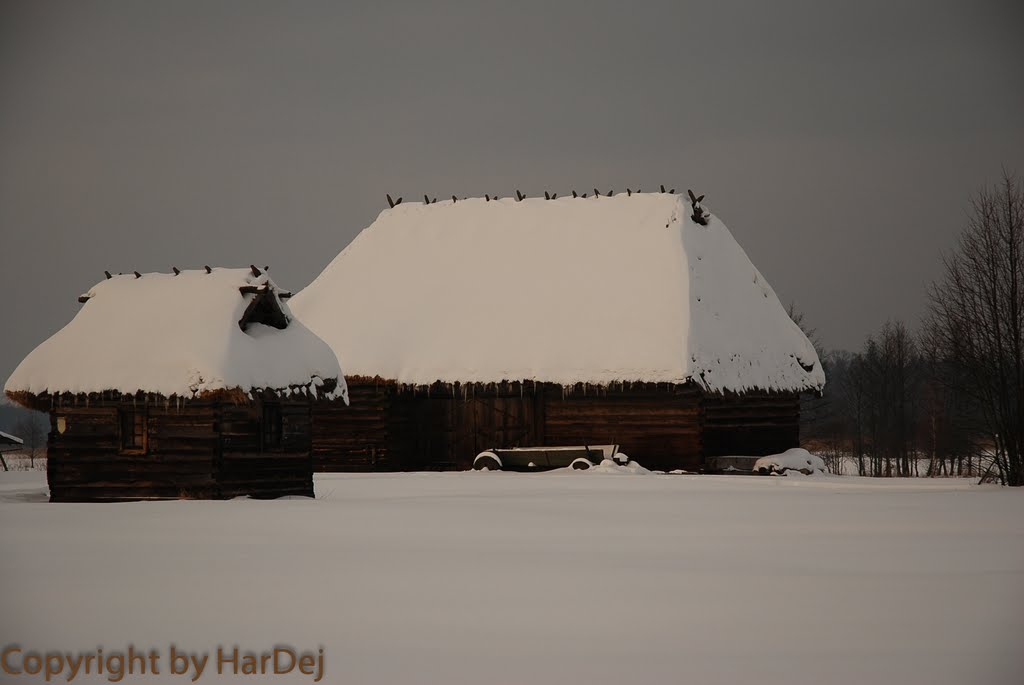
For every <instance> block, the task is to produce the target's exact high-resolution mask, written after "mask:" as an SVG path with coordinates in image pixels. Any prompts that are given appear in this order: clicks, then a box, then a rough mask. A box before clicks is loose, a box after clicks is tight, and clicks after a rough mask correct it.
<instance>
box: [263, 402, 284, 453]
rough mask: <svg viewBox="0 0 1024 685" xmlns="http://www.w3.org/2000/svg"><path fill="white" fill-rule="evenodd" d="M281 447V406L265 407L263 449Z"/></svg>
mask: <svg viewBox="0 0 1024 685" xmlns="http://www.w3.org/2000/svg"><path fill="white" fill-rule="evenodd" d="M280 446H281V405H279V404H264V405H263V447H264V449H266V448H270V447H280Z"/></svg>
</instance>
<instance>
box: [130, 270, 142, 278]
mask: <svg viewBox="0 0 1024 685" xmlns="http://www.w3.org/2000/svg"><path fill="white" fill-rule="evenodd" d="M132 273H133V274H135V278H142V274H140V273H139V272H138V271H133V272H132Z"/></svg>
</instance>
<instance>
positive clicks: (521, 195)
mask: <svg viewBox="0 0 1024 685" xmlns="http://www.w3.org/2000/svg"><path fill="white" fill-rule="evenodd" d="M525 197H526V196H525V195H523V194H522V193H520V192H519V188H516V202H522V201H523V198H525Z"/></svg>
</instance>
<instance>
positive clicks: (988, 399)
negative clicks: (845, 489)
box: [791, 172, 1024, 486]
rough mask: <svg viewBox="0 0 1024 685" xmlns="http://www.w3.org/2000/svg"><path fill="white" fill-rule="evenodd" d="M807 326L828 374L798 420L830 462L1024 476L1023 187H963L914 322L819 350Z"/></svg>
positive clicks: (895, 472) (1005, 479)
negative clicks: (960, 221) (953, 225)
mask: <svg viewBox="0 0 1024 685" xmlns="http://www.w3.org/2000/svg"><path fill="white" fill-rule="evenodd" d="M791 315H792V316H793V317H794V320H795V321H796V322H797V323H798V324H801V326H802V327H803V323H804V322H803V320H802V319H803V317H801V316H800V315H799V314H797V313H796V312H793V311H791ZM805 331H806V328H805ZM807 332H808V333H810V337H811V339H812V341H813V342H815V346H816V347H818V349H819V352H820V356H821V358H822V363H823V364H824V366H825V372H826V377H827V379H828V383H827V385H826V387H825V390H824V391H823V393H822V395H821V396H820V397H810V398H807V399H805V400H804V402H803V407H802V410H803V411H802V421H803V425H802V427H801V430H802V433H803V438H804V442H805V443H806V444H808V445H810V446H812V447H814V448H815V449H816V450H817V451H818V452H819V453H820V454H821V455H822V456H823V458H825V460H826V462H828V463H829V466H830V468H831V469H832V470H833V471H838V472H848V471H851V470H852V471H854V472H856V473H858V474H860V475H868V476H894V477H898V476H904V477H906V476H940V475H969V476H977V477H979V478H982V479H990V480H994V481H998V482H1001V483H1004V484H1006V485H1014V486H1020V485H1024V462H1022V458H1024V191H1022V187H1021V184H1020V182H1019V181H1018V180H1017V179H1016V177H1014V176H1013V175H1012V174H1010V173H1008V172H1004V173H1003V176H1002V179H1001V181H1000V182H999V183H998V184H997V185H996V186H994V187H991V188H986V189H984V190H982V191H980V192H979V193H977V194H976V195H975V196H974V198H972V200H971V204H970V209H969V216H968V220H967V224H966V226H965V227H964V230H963V231H962V233H961V235H960V237H959V239H958V242H957V244H956V246H955V247H954V249H953V250H952V251H951V253H950V254H948V255H946V256H944V257H943V273H942V276H941V277H940V279H939V280H938V281H936V282H935V283H934V284H932V286H931V288H930V289H929V293H928V308H927V311H926V312H925V315H924V318H923V323H922V325H921V327H920V330H919V331H917V332H916V333H915V332H911V331H910V330H909V329H908V327H907V326H906V324H905V323H904V322H902V321H890V322H888V323H886V324H885V325H884V326H883V327H882V328H881V330H879V331H878V332H876V333H874V334H872V335H870V336H868V338H867V340H866V341H865V343H864V345H863V347H862V348H861V349H860V350H859V351H857V352H846V351H840V350H833V351H823V350H821V347H820V345H818V343H817V341H816V340H815V339H814V332H813V331H807Z"/></svg>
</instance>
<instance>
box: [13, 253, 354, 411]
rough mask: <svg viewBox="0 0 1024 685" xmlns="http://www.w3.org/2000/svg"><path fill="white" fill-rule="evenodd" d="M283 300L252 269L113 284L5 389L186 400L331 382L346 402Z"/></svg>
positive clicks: (87, 302) (92, 296)
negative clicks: (149, 395)
mask: <svg viewBox="0 0 1024 685" xmlns="http://www.w3.org/2000/svg"><path fill="white" fill-rule="evenodd" d="M282 296H284V297H287V296H288V294H287V293H284V292H283V291H281V290H279V289H278V288H277V286H276V285H275V284H274V282H273V281H272V280H270V277H269V276H268V275H267V274H266V273H262V272H260V271H259V270H258V269H255V268H251V269H249V268H247V269H223V268H219V269H213V270H212V271H210V272H209V273H208V272H207V271H206V270H205V269H203V270H197V271H182V272H180V273H178V274H162V273H150V274H141V275H140V276H138V277H136V276H135V275H133V274H124V275H118V276H113V277H111V278H109V279H108V280H104V281H100V282H99V283H97V284H96V285H95V286H93V287H92V288H91V289H90V290H89V291H88V292H87V293H86V294H84V295H82V296H81V297H80V298H79V300H80V301H82V302H84V304H83V305H82V308H81V309H80V310H79V312H78V314H77V315H76V316H75V318H74V319H72V320H71V322H70V323H69V324H68V325H67V326H65V327H64V328H62V329H61V330H60V331H58V332H57V333H55V334H54V335H53V336H52V337H51V338H50V339H49V340H47V341H46V342H44V343H43V344H41V345H40V346H39V347H37V348H36V349H35V350H33V351H32V352H31V353H30V354H29V355H28V357H26V358H25V359H24V361H22V362H21V364H20V365H19V366H18V368H17V369H15V370H14V373H13V374H11V377H10V378H9V379H8V380H7V384H6V385H5V388H4V389H5V390H6V391H7V392H8V393H12V394H13V393H30V394H35V395H39V394H43V393H50V394H57V393H75V394H77V393H90V392H103V391H108V390H114V391H120V392H123V393H133V394H134V393H136V392H138V391H143V392H150V393H157V394H161V395H164V396H167V397H171V396H175V395H176V396H178V397H185V398H189V397H193V396H196V395H200V394H202V393H205V392H209V391H214V390H233V389H236V388H237V389H241V390H242V391H245V392H249V391H250V390H252V389H254V388H255V389H260V388H269V389H273V390H284V389H294V388H299V387H317V386H320V385H322V384H323V381H324V380H328V379H334V378H338V379H339V380H338V388H337V390H335V394H336V395H340V396H342V397H347V389H346V388H345V384H344V379H343V378H342V377H341V370H340V369H339V367H338V360H337V357H335V355H334V353H333V352H332V351H331V349H330V348H329V347H328V346H327V345H326V344H325V343H324V341H323V340H321V339H320V338H318V337H317V336H316V335H315V334H313V333H312V332H311V331H310V330H309V329H308V328H306V327H305V326H304V325H302V323H301V322H299V321H296V320H294V319H293V318H292V315H291V312H290V310H289V309H288V306H287V305H286V304H285V303H284V302H283V300H282ZM243 329H244V330H243Z"/></svg>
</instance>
